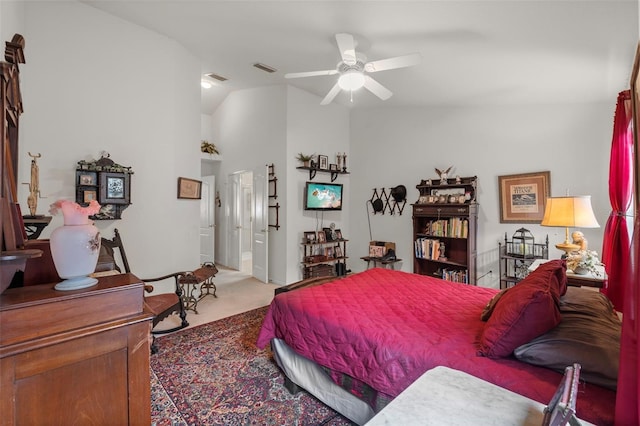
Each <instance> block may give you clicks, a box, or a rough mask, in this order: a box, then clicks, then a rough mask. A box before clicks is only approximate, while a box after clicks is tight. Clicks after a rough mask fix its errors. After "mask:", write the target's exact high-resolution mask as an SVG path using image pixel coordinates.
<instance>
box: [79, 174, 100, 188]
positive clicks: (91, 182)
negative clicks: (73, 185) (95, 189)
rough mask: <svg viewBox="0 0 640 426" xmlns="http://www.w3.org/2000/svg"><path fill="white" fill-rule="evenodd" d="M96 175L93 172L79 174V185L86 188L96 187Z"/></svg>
mask: <svg viewBox="0 0 640 426" xmlns="http://www.w3.org/2000/svg"><path fill="white" fill-rule="evenodd" d="M96 177H97V176H96V174H95V173H91V172H86V173H80V174H78V185H84V186H96V185H97V179H96Z"/></svg>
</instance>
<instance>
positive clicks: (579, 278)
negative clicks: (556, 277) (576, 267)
mask: <svg viewBox="0 0 640 426" xmlns="http://www.w3.org/2000/svg"><path fill="white" fill-rule="evenodd" d="M544 262H548V260H547V259H537V260H536V261H534V262H533V263H532V264H531V265H530V266H529V272H531V271H534V270H535V269H536V268H537V267H538V266H539V265H541V264H543V263H544ZM596 268H597V269H598V271H599V272H600V275H599V276H597V275H594V274H592V273H588V274H585V275H578V274H574V273H573V272H571V271H570V270H567V284H568V285H570V286H573V287H596V288H602V287H604V283H605V281H607V273H606V272H605V270H604V266H602V265H598V266H596Z"/></svg>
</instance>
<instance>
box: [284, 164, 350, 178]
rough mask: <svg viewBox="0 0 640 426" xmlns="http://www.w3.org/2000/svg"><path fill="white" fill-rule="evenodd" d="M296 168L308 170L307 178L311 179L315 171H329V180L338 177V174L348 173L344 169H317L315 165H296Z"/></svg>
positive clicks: (314, 175)
mask: <svg viewBox="0 0 640 426" xmlns="http://www.w3.org/2000/svg"><path fill="white" fill-rule="evenodd" d="M296 169H298V170H309V180H313V179H314V178H315V177H316V173H317V172H320V173H329V174H330V175H331V182H333V181H334V180H336V179H337V178H338V175H348V174H349V172H348V171H346V170H325V169H318V168H316V167H305V166H298V167H296Z"/></svg>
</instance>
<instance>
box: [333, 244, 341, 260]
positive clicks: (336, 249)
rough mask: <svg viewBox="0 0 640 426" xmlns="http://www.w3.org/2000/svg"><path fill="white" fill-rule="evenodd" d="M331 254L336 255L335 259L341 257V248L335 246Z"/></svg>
mask: <svg viewBox="0 0 640 426" xmlns="http://www.w3.org/2000/svg"><path fill="white" fill-rule="evenodd" d="M333 253H334V254H335V255H336V257H342V247H340V246H339V245H337V246H335V247H334V248H333Z"/></svg>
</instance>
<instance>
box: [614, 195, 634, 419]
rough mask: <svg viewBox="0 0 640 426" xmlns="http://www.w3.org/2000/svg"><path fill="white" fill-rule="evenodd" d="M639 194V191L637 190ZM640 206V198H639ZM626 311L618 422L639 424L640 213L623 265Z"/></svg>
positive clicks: (623, 330)
mask: <svg viewBox="0 0 640 426" xmlns="http://www.w3.org/2000/svg"><path fill="white" fill-rule="evenodd" d="M636 196H637V194H636ZM636 206H637V207H638V208H639V209H640V201H637V202H636ZM623 268H624V272H626V273H624V274H623V275H622V277H621V278H622V285H623V286H624V305H623V309H624V315H623V317H622V338H621V341H620V369H619V370H618V389H617V393H616V414H615V424H616V425H617V426H628V425H640V404H639V403H638V391H640V358H638V346H639V345H640V217H636V220H635V227H634V231H633V238H632V242H631V258H630V262H628V263H627V264H626V265H623Z"/></svg>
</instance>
